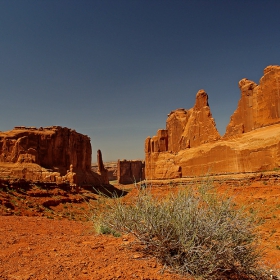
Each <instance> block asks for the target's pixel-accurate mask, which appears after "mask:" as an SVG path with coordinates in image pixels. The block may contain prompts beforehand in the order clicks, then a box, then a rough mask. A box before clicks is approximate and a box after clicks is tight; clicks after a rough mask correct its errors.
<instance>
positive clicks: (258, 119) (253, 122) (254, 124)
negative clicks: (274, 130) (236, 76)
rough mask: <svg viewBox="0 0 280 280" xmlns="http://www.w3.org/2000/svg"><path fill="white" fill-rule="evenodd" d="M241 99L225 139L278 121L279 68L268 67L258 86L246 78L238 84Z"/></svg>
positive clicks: (279, 95) (279, 110)
mask: <svg viewBox="0 0 280 280" xmlns="http://www.w3.org/2000/svg"><path fill="white" fill-rule="evenodd" d="M239 88H240V91H241V98H240V100H239V103H238V107H237V109H236V111H235V112H234V114H233V115H232V116H231V119H230V123H229V124H228V126H227V128H226V133H225V137H228V136H231V135H236V134H240V133H246V132H249V131H252V130H254V129H257V128H260V127H263V126H267V125H272V124H275V123H279V121H280V66H268V67H266V68H265V69H264V76H263V77H262V78H261V79H260V84H259V85H257V84H256V83H255V82H253V81H250V80H248V79H246V78H244V79H242V80H241V81H240V82H239Z"/></svg>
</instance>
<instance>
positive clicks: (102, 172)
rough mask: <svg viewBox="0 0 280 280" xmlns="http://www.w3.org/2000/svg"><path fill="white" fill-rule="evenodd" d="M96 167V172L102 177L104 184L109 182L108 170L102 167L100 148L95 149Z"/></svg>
mask: <svg viewBox="0 0 280 280" xmlns="http://www.w3.org/2000/svg"><path fill="white" fill-rule="evenodd" d="M97 167H98V170H97V173H98V174H99V175H100V176H101V177H102V181H103V182H104V183H105V184H109V178H108V170H107V169H106V168H105V167H104V164H103V159H102V153H101V151H100V150H98V151H97Z"/></svg>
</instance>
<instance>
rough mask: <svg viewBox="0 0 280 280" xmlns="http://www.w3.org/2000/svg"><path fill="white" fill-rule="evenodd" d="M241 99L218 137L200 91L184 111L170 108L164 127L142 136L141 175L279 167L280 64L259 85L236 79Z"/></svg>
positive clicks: (160, 176)
mask: <svg viewBox="0 0 280 280" xmlns="http://www.w3.org/2000/svg"><path fill="white" fill-rule="evenodd" d="M239 87H240V90H241V99H240V101H239V103H238V108H237V110H236V111H235V112H234V114H233V115H232V117H231V120H230V123H229V124H228V126H227V129H226V133H225V135H224V136H223V137H221V136H220V135H219V133H218V131H217V129H216V125H215V121H214V119H213V118H212V114H211V111H210V107H209V105H208V96H207V94H206V92H205V91H204V90H200V91H199V92H198V93H197V95H196V102H195V105H194V107H193V108H191V109H189V110H185V109H178V110H175V111H172V112H171V113H170V114H169V115H168V118H167V121H166V129H165V130H163V129H161V130H158V132H157V135H156V136H153V137H152V138H151V137H148V138H147V139H146V140H145V174H146V179H167V178H180V177H188V176H197V175H205V174H206V173H207V174H225V173H243V172H255V171H263V170H272V169H273V168H278V167H279V166H280V140H279V139H280V124H279V123H280V95H279V94H280V66H268V67H266V68H265V70H264V76H263V77H262V78H261V79H260V85H257V84H255V83H254V82H252V81H249V80H248V79H242V80H241V81H240V82H239Z"/></svg>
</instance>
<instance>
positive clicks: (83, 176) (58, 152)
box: [0, 126, 105, 184]
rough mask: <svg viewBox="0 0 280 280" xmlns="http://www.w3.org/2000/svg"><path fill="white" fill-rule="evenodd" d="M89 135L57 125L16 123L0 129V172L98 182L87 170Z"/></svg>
mask: <svg viewBox="0 0 280 280" xmlns="http://www.w3.org/2000/svg"><path fill="white" fill-rule="evenodd" d="M91 153H92V152H91V143H90V138H89V137H88V136H86V135H83V134H80V133H78V132H76V131H75V130H73V129H69V128H66V127H60V126H51V127H45V128H42V127H41V128H39V129H37V128H35V127H24V126H18V127H15V128H14V129H13V130H11V131H7V132H0V164H1V167H2V168H1V170H0V176H1V177H3V176H10V177H15V178H23V179H28V180H35V181H36V180H37V181H53V182H58V183H60V182H63V181H69V182H70V183H72V184H102V183H105V181H104V179H103V178H102V176H100V175H99V174H95V173H93V172H92V171H91Z"/></svg>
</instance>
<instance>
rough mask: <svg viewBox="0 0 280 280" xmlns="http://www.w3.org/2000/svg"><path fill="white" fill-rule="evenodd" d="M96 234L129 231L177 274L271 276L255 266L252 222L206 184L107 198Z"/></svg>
mask: <svg viewBox="0 0 280 280" xmlns="http://www.w3.org/2000/svg"><path fill="white" fill-rule="evenodd" d="M96 227H97V231H98V232H99V233H104V234H105V233H106V234H114V232H121V233H126V234H127V233H132V234H134V235H135V236H136V238H137V239H138V240H139V242H140V243H141V244H142V245H144V248H143V250H145V252H146V253H147V254H150V255H153V256H155V257H157V259H158V260H160V261H161V263H162V264H164V265H166V266H168V267H170V268H171V269H173V270H175V271H177V272H179V273H181V274H191V275H194V276H195V277H199V278H202V279H224V278H225V277H226V279H231V277H232V278H233V279H270V276H269V274H268V272H266V271H265V270H264V269H262V268H260V267H259V261H260V259H261V257H262V251H260V250H259V249H258V246H257V240H258V239H257V236H256V234H255V223H254V221H253V218H252V216H247V215H246V214H245V212H244V210H243V209H237V208H236V207H234V205H233V202H232V201H231V199H230V198H226V199H225V198H222V197H221V196H218V195H217V194H216V193H215V192H214V191H213V189H212V187H211V186H208V185H207V184H206V185H205V184H202V185H201V186H199V187H197V188H191V187H189V188H188V189H185V190H181V191H178V192H177V193H172V194H170V195H169V196H167V197H166V198H161V199H160V198H157V197H154V196H153V195H152V194H151V190H150V189H139V195H138V196H137V197H136V198H135V201H134V202H133V203H129V204H125V203H123V202H122V200H121V199H115V200H114V201H113V202H112V201H111V202H109V204H108V210H107V211H105V213H103V214H101V215H100V216H99V217H98V219H97V220H96Z"/></svg>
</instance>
